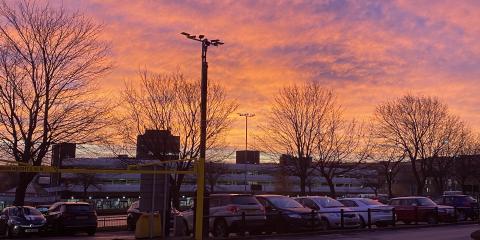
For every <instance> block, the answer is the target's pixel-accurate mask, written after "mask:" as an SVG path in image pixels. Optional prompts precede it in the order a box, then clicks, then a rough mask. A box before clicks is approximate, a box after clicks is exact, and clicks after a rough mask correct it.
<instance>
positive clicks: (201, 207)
mask: <svg viewBox="0 0 480 240" xmlns="http://www.w3.org/2000/svg"><path fill="white" fill-rule="evenodd" d="M181 34H182V35H184V36H185V37H187V38H188V39H190V40H194V41H197V42H201V44H202V80H201V87H200V88H201V101H200V159H198V162H197V171H198V172H197V196H196V209H195V239H197V240H200V239H203V237H206V238H207V237H208V219H207V221H206V225H205V226H204V224H203V221H204V219H203V216H204V214H207V215H208V210H209V209H208V206H206V204H205V203H204V194H205V155H206V154H205V152H206V142H207V86H208V82H207V70H208V63H207V49H208V47H209V46H210V45H213V46H216V47H217V46H219V45H223V42H220V40H218V39H214V40H209V39H207V38H205V36H204V35H198V37H197V36H195V35H191V34H189V33H186V32H182V33H181Z"/></svg>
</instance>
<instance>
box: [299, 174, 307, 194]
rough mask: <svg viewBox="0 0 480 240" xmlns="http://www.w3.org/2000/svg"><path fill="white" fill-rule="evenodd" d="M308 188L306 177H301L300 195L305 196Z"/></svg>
mask: <svg viewBox="0 0 480 240" xmlns="http://www.w3.org/2000/svg"><path fill="white" fill-rule="evenodd" d="M306 186H307V181H306V177H303V176H302V177H300V195H301V196H305V192H306V191H305V189H306Z"/></svg>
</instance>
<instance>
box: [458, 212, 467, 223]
mask: <svg viewBox="0 0 480 240" xmlns="http://www.w3.org/2000/svg"><path fill="white" fill-rule="evenodd" d="M465 220H467V214H466V213H465V211H458V213H457V221H465Z"/></svg>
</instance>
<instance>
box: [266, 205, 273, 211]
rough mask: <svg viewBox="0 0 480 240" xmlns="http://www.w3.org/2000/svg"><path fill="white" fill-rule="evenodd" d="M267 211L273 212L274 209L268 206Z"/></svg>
mask: <svg viewBox="0 0 480 240" xmlns="http://www.w3.org/2000/svg"><path fill="white" fill-rule="evenodd" d="M265 210H267V211H272V210H273V208H272V206H266V207H265Z"/></svg>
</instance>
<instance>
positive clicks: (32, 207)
mask: <svg viewBox="0 0 480 240" xmlns="http://www.w3.org/2000/svg"><path fill="white" fill-rule="evenodd" d="M7 208H9V209H10V208H34V207H32V206H10V207H6V208H5V209H7Z"/></svg>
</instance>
